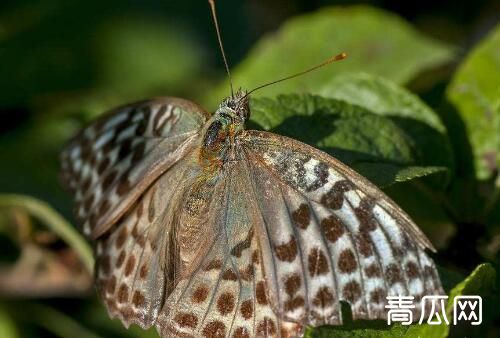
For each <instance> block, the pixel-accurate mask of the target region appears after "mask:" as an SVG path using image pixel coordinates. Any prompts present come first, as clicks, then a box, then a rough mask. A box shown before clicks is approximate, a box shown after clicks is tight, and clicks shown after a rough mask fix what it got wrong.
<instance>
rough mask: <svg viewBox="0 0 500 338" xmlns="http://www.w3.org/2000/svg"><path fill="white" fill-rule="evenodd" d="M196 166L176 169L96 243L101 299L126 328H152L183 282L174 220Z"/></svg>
mask: <svg viewBox="0 0 500 338" xmlns="http://www.w3.org/2000/svg"><path fill="white" fill-rule="evenodd" d="M191 161H192V159H191V158H190V156H188V157H187V158H185V159H182V160H180V161H179V162H178V163H176V164H175V165H173V166H172V167H171V168H170V170H168V171H167V172H165V173H164V174H163V175H162V176H160V177H159V178H158V179H157V181H155V183H154V184H152V185H151V186H150V187H149V188H148V189H147V190H146V191H145V192H144V193H143V194H142V195H141V197H140V198H139V199H138V200H137V202H136V203H135V204H134V206H133V207H132V208H131V209H130V210H129V211H128V212H127V214H126V215H125V216H124V217H122V219H121V220H120V221H119V222H117V223H116V224H115V225H114V226H113V228H112V229H110V231H109V232H108V233H106V234H104V235H103V236H101V237H100V238H99V239H98V240H97V263H96V268H95V270H96V281H97V285H98V288H99V293H100V296H101V298H102V300H103V302H104V303H105V304H106V306H107V308H108V312H109V313H110V315H111V316H112V317H118V318H120V319H121V321H122V322H123V323H124V324H125V325H126V326H127V327H128V326H129V325H130V324H132V323H134V324H138V325H140V326H141V327H142V328H148V327H150V326H152V325H153V323H154V322H155V321H156V318H157V317H158V314H159V313H160V311H161V309H162V308H163V305H164V301H165V299H166V298H167V297H168V296H169V295H170V293H171V292H172V290H173V289H174V287H175V285H176V284H177V283H178V281H179V276H178V273H177V271H179V269H180V266H181V264H180V262H179V254H178V248H177V246H176V241H175V238H174V236H175V226H176V223H175V217H174V214H175V210H177V209H178V206H179V203H180V201H181V195H182V191H183V187H184V186H185V185H189V184H190V183H191V181H192V179H193V176H192V175H193V168H192V166H191V165H190V163H191Z"/></svg>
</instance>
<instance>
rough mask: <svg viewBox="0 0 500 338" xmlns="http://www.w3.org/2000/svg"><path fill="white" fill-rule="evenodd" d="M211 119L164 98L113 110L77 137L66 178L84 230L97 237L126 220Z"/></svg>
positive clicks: (65, 163)
mask: <svg viewBox="0 0 500 338" xmlns="http://www.w3.org/2000/svg"><path fill="white" fill-rule="evenodd" d="M207 118H208V113H206V112H205V111H204V110H203V109H202V108H200V107H199V106H197V105H195V104H194V103H191V102H189V101H185V100H182V99H177V98H159V99H154V100H149V101H143V102H138V103H135V104H131V105H127V106H124V107H120V108H117V109H115V110H113V111H110V112H108V113H107V114H105V115H104V116H103V117H102V118H101V119H99V120H98V121H97V122H95V123H93V124H91V125H90V126H89V127H87V128H85V129H84V130H82V132H80V133H79V134H78V135H77V136H76V137H75V138H74V139H73V140H71V141H70V142H69V144H68V146H67V147H66V148H65V149H64V151H63V152H62V155H61V163H62V175H61V176H62V180H63V183H64V184H65V185H66V186H67V187H68V188H69V189H70V190H71V191H72V192H73V194H74V197H75V202H76V208H75V213H76V216H77V218H78V219H79V221H80V222H81V224H82V225H83V231H84V233H85V234H86V235H88V236H91V237H93V238H97V237H98V236H100V235H102V234H103V233H105V232H106V231H107V230H108V229H109V228H110V227H111V226H112V224H113V223H114V222H116V221H117V220H118V219H120V217H122V216H123V215H124V213H125V212H126V211H127V209H128V208H129V207H130V206H131V205H132V203H133V202H134V201H135V200H137V199H138V198H139V197H140V196H141V194H142V193H143V192H144V190H145V189H146V188H147V187H148V186H149V185H150V184H151V183H152V182H153V181H154V180H155V179H156V178H157V177H158V176H159V175H161V174H162V173H163V172H165V171H167V170H168V169H169V168H170V167H171V166H172V165H173V164H174V163H175V162H177V161H178V160H179V159H180V158H182V157H183V156H184V155H185V154H186V153H187V152H188V151H189V150H190V149H191V148H192V146H193V144H194V141H195V140H196V139H197V137H198V132H199V131H200V129H201V127H202V126H203V124H204V123H205V121H206V120H207Z"/></svg>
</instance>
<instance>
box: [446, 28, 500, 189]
mask: <svg viewBox="0 0 500 338" xmlns="http://www.w3.org/2000/svg"><path fill="white" fill-rule="evenodd" d="M499 74H500V25H498V26H497V27H496V28H495V29H494V30H493V32H491V33H490V34H489V35H488V36H487V37H486V38H485V39H484V40H483V41H481V42H480V43H479V45H478V46H477V47H476V48H474V50H473V51H472V52H471V53H470V54H469V55H468V56H467V57H466V59H465V61H464V62H463V63H462V64H461V65H460V67H459V69H458V71H457V73H456V75H455V76H454V78H453V80H452V82H451V84H450V85H449V87H448V89H447V96H448V98H449V100H450V101H451V102H452V103H453V105H454V106H455V107H456V109H457V110H458V112H459V113H460V115H461V117H462V119H463V120H464V122H465V125H466V129H467V132H468V134H469V138H470V142H471V145H472V151H473V153H474V158H475V166H476V176H477V177H478V178H480V179H486V178H489V177H491V176H492V174H493V173H494V172H495V171H496V170H498V168H500V154H499V151H500V76H499Z"/></svg>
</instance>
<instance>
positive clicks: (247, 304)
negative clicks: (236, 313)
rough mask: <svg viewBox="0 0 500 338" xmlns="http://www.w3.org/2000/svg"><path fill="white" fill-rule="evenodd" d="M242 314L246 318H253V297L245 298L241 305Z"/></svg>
mask: <svg viewBox="0 0 500 338" xmlns="http://www.w3.org/2000/svg"><path fill="white" fill-rule="evenodd" d="M240 312H241V316H242V317H243V318H245V319H246V320H248V319H250V318H252V315H253V303H252V300H251V299H248V300H245V301H244V302H242V303H241V307H240Z"/></svg>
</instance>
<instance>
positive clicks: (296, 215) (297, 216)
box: [292, 203, 311, 229]
mask: <svg viewBox="0 0 500 338" xmlns="http://www.w3.org/2000/svg"><path fill="white" fill-rule="evenodd" d="M292 219H293V221H294V223H295V225H296V226H297V227H299V228H301V229H307V227H308V226H309V223H310V222H311V210H310V209H309V206H308V205H307V204H305V203H302V204H301V205H300V206H299V208H298V209H297V210H295V211H294V212H293V213H292Z"/></svg>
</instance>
